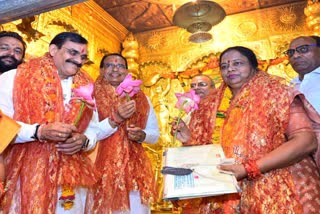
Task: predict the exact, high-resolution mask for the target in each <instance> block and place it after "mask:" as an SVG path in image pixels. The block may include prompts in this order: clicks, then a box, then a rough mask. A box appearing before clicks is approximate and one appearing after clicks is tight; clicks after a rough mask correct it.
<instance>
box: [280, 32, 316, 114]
mask: <svg viewBox="0 0 320 214" xmlns="http://www.w3.org/2000/svg"><path fill="white" fill-rule="evenodd" d="M285 54H286V55H287V56H288V57H289V62H290V64H291V66H292V68H293V69H294V70H295V71H296V72H297V73H298V75H299V76H298V77H296V78H295V79H293V80H292V84H294V87H295V89H298V90H299V91H301V92H302V93H303V94H304V95H305V96H306V98H307V100H308V101H309V102H310V103H311V104H312V106H313V107H314V108H315V109H316V111H317V112H318V113H320V37H318V36H300V37H297V38H295V39H294V40H292V41H291V43H290V47H289V49H288V50H287V51H285Z"/></svg>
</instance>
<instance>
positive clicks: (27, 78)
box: [3, 54, 97, 213]
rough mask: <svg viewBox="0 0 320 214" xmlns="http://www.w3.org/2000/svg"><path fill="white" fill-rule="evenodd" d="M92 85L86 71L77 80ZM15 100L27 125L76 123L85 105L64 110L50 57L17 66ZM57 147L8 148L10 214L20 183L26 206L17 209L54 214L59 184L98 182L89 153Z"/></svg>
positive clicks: (20, 118)
mask: <svg viewBox="0 0 320 214" xmlns="http://www.w3.org/2000/svg"><path fill="white" fill-rule="evenodd" d="M90 82H91V79H90V78H89V77H88V76H87V75H86V74H85V73H83V72H81V71H79V72H78V73H77V74H76V75H75V76H74V77H73V83H74V86H75V87H79V86H82V85H86V84H88V83H90ZM13 100H14V108H15V115H14V118H15V119H16V120H18V121H22V122H25V123H28V124H33V123H40V124H45V123H52V122H64V123H69V124H72V123H73V122H74V121H75V118H76V117H77V115H78V113H79V111H80V106H81V102H70V103H69V106H68V108H66V109H65V107H64V104H63V95H62V88H61V82H60V78H59V76H58V73H57V68H56V67H55V65H54V63H53V60H52V57H51V56H50V55H49V54H46V55H45V56H44V57H41V58H37V59H32V60H30V61H29V62H28V63H25V64H23V65H21V66H20V67H19V68H18V70H17V74H16V79H15V85H14V91H13ZM86 112H88V109H87V110H86ZM91 114H92V112H91ZM89 115H90V112H89ZM84 118H85V119H84V120H82V121H81V122H80V123H81V125H80V126H81V127H82V130H79V131H81V132H82V131H83V129H84V128H85V127H87V126H88V124H89V122H90V117H84ZM55 145H56V142H50V141H49V142H38V141H34V142H30V143H23V144H14V145H12V146H11V148H8V153H7V156H6V162H7V165H6V170H7V181H8V182H7V189H8V191H7V192H6V195H5V198H4V200H3V207H4V210H5V213H6V212H8V210H9V208H10V205H11V202H12V198H13V196H14V194H17V193H15V192H14V191H17V188H18V185H17V182H18V179H20V189H19V191H21V203H19V202H17V203H16V204H15V205H16V206H17V207H18V210H20V211H21V213H55V210H56V204H57V188H58V187H59V186H69V187H71V188H74V187H80V186H82V187H89V186H91V185H93V184H94V183H96V180H97V179H96V172H95V171H94V170H93V169H94V166H93V164H92V163H91V161H90V159H89V158H88V157H87V156H86V155H85V154H83V153H76V154H74V155H65V154H63V153H61V152H58V151H57V149H56V147H55ZM76 197H77V196H76Z"/></svg>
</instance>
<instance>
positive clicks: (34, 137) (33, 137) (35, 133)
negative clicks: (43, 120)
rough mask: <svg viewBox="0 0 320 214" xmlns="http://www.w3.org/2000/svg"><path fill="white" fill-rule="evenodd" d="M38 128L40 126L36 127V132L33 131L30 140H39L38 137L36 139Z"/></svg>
mask: <svg viewBox="0 0 320 214" xmlns="http://www.w3.org/2000/svg"><path fill="white" fill-rule="evenodd" d="M39 127H40V124H38V125H36V130H35V131H34V134H33V135H32V136H31V138H32V139H35V140H39V137H38V131H39Z"/></svg>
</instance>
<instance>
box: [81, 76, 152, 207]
mask: <svg viewBox="0 0 320 214" xmlns="http://www.w3.org/2000/svg"><path fill="white" fill-rule="evenodd" d="M94 94H95V98H96V103H97V108H98V112H99V117H100V118H99V119H100V121H101V120H103V119H105V118H108V117H110V115H111V113H112V112H115V111H116V108H117V107H118V106H119V104H120V103H122V102H125V98H119V97H118V95H117V94H116V93H115V90H114V88H113V87H112V86H111V85H110V84H109V83H108V82H107V81H106V80H105V79H104V78H103V77H102V76H100V77H99V78H98V79H97V81H96V83H95V92H94ZM132 99H134V100H135V101H136V107H137V111H136V113H135V114H134V115H133V116H132V117H131V118H130V121H126V122H125V123H123V124H122V125H121V126H120V127H119V128H118V130H117V132H115V133H114V134H113V135H112V136H110V137H108V138H106V139H105V140H102V141H101V142H100V143H99V150H98V153H97V157H96V167H97V168H98V170H99V172H101V173H102V179H101V181H99V182H98V184H97V185H95V188H94V189H93V190H92V191H91V193H90V194H88V197H87V201H89V202H87V207H86V209H87V210H86V211H87V213H109V212H110V211H116V210H123V211H124V210H129V192H130V191H132V190H139V192H140V195H141V200H142V201H141V202H142V203H143V204H146V205H147V204H149V203H150V202H152V201H153V200H154V198H155V180H154V175H153V173H152V168H151V163H150V160H149V159H148V157H147V155H146V153H145V151H144V148H143V147H142V145H141V144H140V143H136V142H132V141H129V140H128V138H127V130H126V126H127V124H128V123H129V124H135V125H136V126H139V127H140V128H142V129H144V128H145V126H146V122H147V118H148V114H149V105H148V101H147V98H146V96H145V95H144V94H143V93H142V92H141V91H140V92H139V93H138V94H136V95H135V96H134V97H132Z"/></svg>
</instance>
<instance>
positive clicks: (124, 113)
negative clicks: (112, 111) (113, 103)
mask: <svg viewBox="0 0 320 214" xmlns="http://www.w3.org/2000/svg"><path fill="white" fill-rule="evenodd" d="M135 112H136V101H134V100H130V101H128V102H126V103H123V104H121V105H120V106H119V107H118V112H117V113H118V115H119V116H120V117H121V118H122V119H123V120H125V119H128V118H130V117H131V116H132V115H133V113H135Z"/></svg>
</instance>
